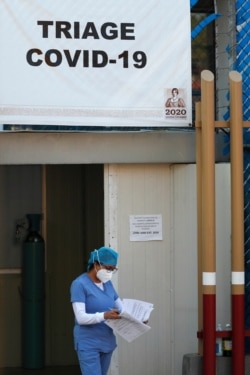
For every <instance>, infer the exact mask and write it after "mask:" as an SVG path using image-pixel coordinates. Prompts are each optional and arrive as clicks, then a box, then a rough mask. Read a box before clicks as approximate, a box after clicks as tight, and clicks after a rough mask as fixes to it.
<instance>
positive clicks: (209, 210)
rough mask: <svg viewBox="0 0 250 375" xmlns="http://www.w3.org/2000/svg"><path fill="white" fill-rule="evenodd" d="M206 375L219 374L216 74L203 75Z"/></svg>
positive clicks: (203, 270)
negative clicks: (216, 352) (217, 340)
mask: <svg viewBox="0 0 250 375" xmlns="http://www.w3.org/2000/svg"><path fill="white" fill-rule="evenodd" d="M201 138H202V139H201V146H202V150H201V159H202V160H201V163H202V178H201V180H202V181H201V183H202V197H201V202H202V224H201V226H202V230H201V232H202V233H201V237H202V239H201V247H202V293H203V375H215V374H216V358H215V324H216V323H215V322H216V318H215V317H216V308H215V301H216V298H215V297H216V273H215V259H216V256H215V144H214V143H215V132H214V75H213V73H211V72H210V71H208V70H204V71H203V72H202V73H201Z"/></svg>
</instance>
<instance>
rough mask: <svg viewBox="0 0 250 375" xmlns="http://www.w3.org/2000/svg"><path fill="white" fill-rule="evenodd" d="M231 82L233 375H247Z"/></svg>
mask: <svg viewBox="0 0 250 375" xmlns="http://www.w3.org/2000/svg"><path fill="white" fill-rule="evenodd" d="M229 78H230V135H231V147H230V148H231V213H232V214H231V233H232V374H233V375H244V374H245V349H244V346H245V330H244V320H245V319H244V313H245V307H244V301H245V297H244V291H245V288H244V284H245V280H244V278H245V274H244V192H243V121H242V78H241V75H240V74H239V73H238V72H235V71H232V72H230V74H229Z"/></svg>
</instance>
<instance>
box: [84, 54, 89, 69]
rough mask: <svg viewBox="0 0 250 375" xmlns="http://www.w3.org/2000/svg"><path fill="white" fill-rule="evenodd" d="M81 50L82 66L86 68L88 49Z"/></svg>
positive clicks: (87, 64)
mask: <svg viewBox="0 0 250 375" xmlns="http://www.w3.org/2000/svg"><path fill="white" fill-rule="evenodd" d="M82 52H83V67H84V68H88V67H89V51H88V50H85V51H82Z"/></svg>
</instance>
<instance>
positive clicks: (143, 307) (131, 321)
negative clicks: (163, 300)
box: [105, 299, 154, 342]
mask: <svg viewBox="0 0 250 375" xmlns="http://www.w3.org/2000/svg"><path fill="white" fill-rule="evenodd" d="M153 309H154V305H153V304H152V303H149V302H144V301H139V300H135V299H124V300H123V310H122V312H121V313H120V316H121V319H108V320H106V321H105V323H106V324H107V325H108V326H109V327H110V328H112V329H113V331H114V332H115V333H117V334H118V335H120V336H121V337H123V338H124V339H125V340H126V341H128V342H132V341H134V340H135V339H136V338H137V337H139V336H141V335H142V334H143V333H145V332H148V331H149V330H150V328H151V327H149V325H148V324H146V322H148V320H149V317H150V314H151V312H152V311H153Z"/></svg>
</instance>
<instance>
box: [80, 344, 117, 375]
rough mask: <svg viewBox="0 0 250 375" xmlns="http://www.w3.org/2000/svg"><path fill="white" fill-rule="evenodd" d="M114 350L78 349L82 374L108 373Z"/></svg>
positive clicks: (104, 374)
mask: <svg viewBox="0 0 250 375" xmlns="http://www.w3.org/2000/svg"><path fill="white" fill-rule="evenodd" d="M112 353H113V351H112V352H109V353H102V352H99V351H94V350H78V351H77V355H78V360H79V364H80V368H81V372H82V375H107V373H108V369H109V366H110V362H111V357H112Z"/></svg>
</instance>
